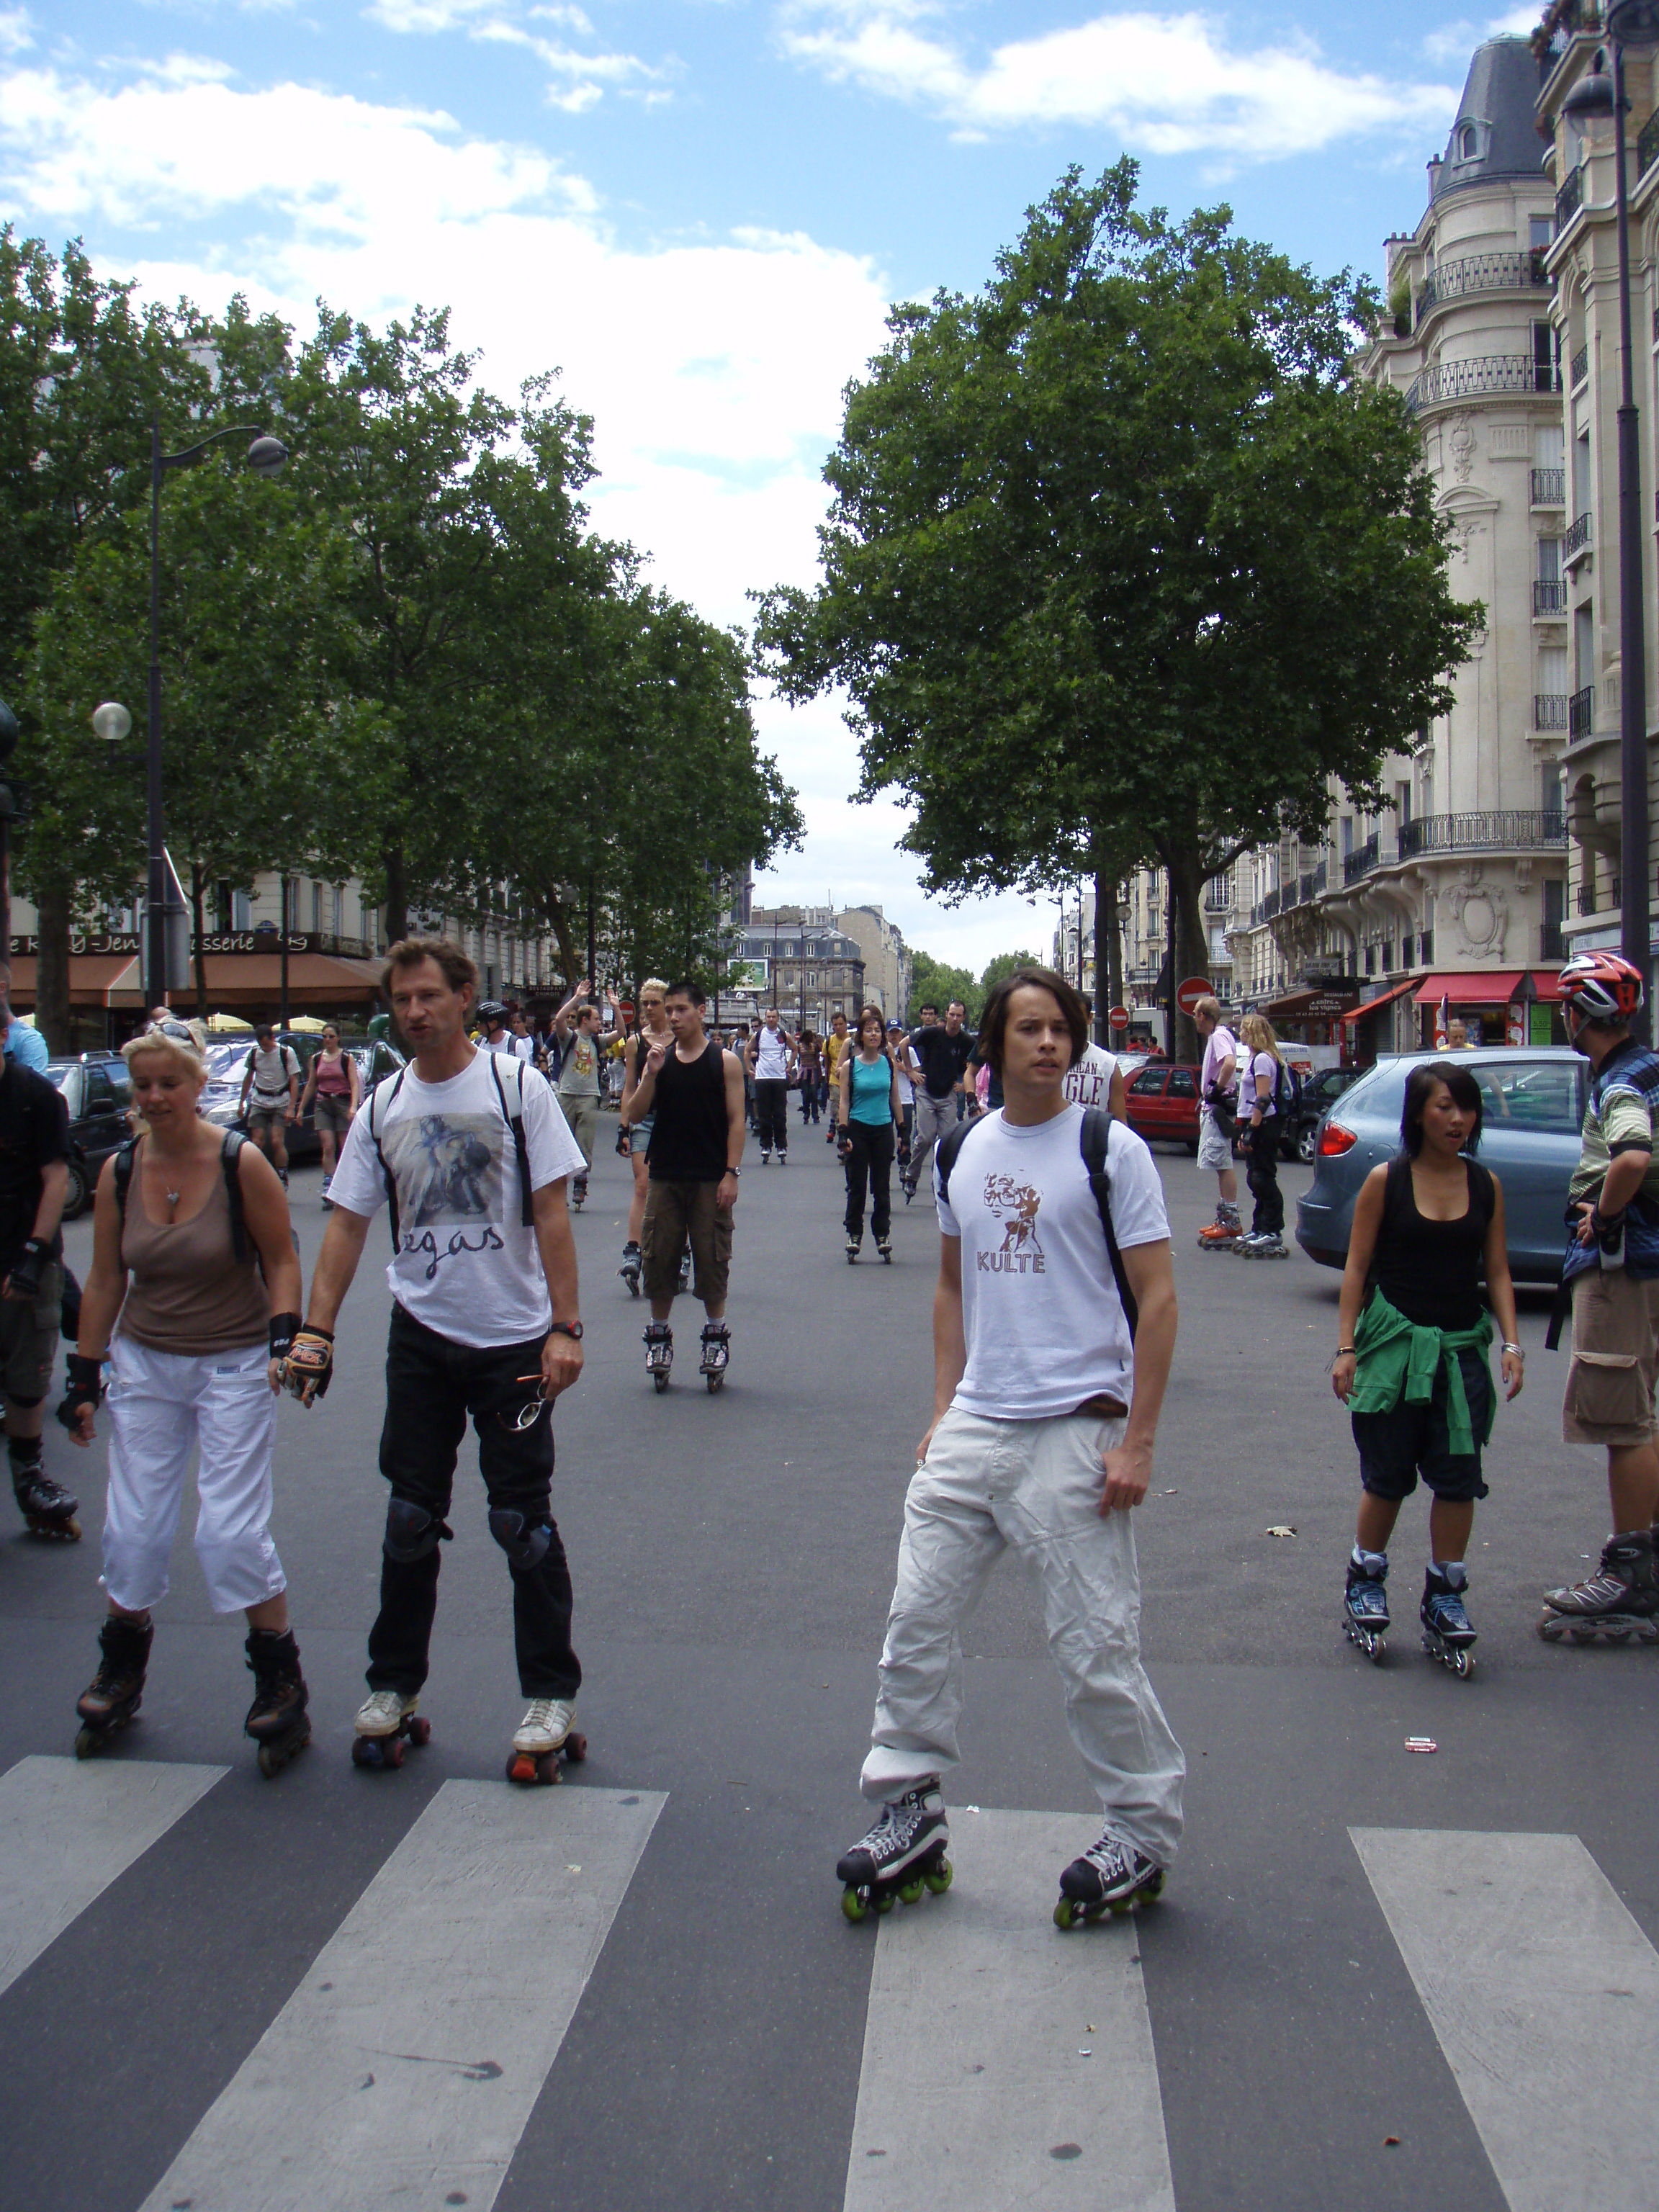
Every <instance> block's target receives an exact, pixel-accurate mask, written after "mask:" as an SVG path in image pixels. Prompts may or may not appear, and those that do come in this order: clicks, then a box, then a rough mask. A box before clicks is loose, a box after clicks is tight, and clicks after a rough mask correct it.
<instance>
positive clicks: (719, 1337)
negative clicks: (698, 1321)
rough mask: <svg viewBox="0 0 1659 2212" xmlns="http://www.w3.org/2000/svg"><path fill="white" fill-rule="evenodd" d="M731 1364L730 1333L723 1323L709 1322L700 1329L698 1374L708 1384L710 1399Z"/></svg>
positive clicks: (723, 1380) (722, 1381)
mask: <svg viewBox="0 0 1659 2212" xmlns="http://www.w3.org/2000/svg"><path fill="white" fill-rule="evenodd" d="M731 1364H732V1332H731V1330H730V1329H729V1328H727V1327H726V1323H725V1322H723V1321H709V1322H704V1323H703V1328H702V1367H701V1368H700V1369H699V1370H698V1372H699V1373H700V1374H702V1376H705V1377H706V1378H707V1380H708V1395H709V1396H710V1397H711V1398H712V1397H713V1396H714V1393H715V1391H716V1390H718V1389H720V1385H721V1383H724V1382H725V1380H726V1369H727V1368H728V1367H729V1366H730V1365H731Z"/></svg>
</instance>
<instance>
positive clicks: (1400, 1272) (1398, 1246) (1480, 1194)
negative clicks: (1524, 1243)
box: [1371, 1152, 1494, 1328]
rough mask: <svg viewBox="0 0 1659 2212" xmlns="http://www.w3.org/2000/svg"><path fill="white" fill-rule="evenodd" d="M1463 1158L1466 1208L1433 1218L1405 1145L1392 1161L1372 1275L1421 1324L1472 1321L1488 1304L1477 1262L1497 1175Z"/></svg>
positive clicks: (1441, 1325)
mask: <svg viewBox="0 0 1659 2212" xmlns="http://www.w3.org/2000/svg"><path fill="white" fill-rule="evenodd" d="M1463 1164H1464V1166H1465V1167H1466V1168H1467V1169H1468V1177H1469V1210H1468V1212H1467V1213H1464V1214H1462V1215H1460V1216H1459V1218H1457V1219H1456V1220H1455V1221H1430V1220H1428V1219H1427V1218H1425V1216H1424V1215H1422V1214H1421V1213H1419V1212H1418V1210H1417V1196H1416V1194H1415V1192H1414V1191H1413V1188H1412V1164H1411V1162H1410V1160H1409V1159H1408V1158H1407V1157H1406V1155H1405V1153H1403V1152H1401V1153H1400V1154H1398V1155H1397V1156H1396V1157H1395V1158H1394V1159H1392V1160H1390V1161H1389V1179H1388V1183H1387V1186H1386V1188H1385V1189H1384V1191H1383V1226H1382V1228H1381V1230H1380V1231H1378V1233H1377V1239H1376V1252H1375V1254H1374V1255H1372V1259H1371V1279H1372V1281H1373V1282H1374V1283H1375V1284H1376V1287H1377V1288H1378V1289H1379V1290H1380V1291H1382V1293H1383V1297H1385V1298H1387V1300H1388V1301H1389V1304H1390V1305H1391V1306H1394V1307H1395V1308H1396V1309H1397V1310H1398V1311H1399V1312H1401V1313H1402V1314H1404V1315H1405V1316H1406V1318H1407V1321H1410V1322H1416V1323H1417V1324H1418V1326H1419V1328H1474V1326H1475V1324H1476V1322H1478V1321H1479V1320H1480V1316H1481V1314H1482V1312H1483V1311H1484V1310H1485V1308H1484V1305H1483V1303H1482V1300H1481V1296H1480V1267H1481V1261H1482V1260H1483V1259H1484V1257H1485V1255H1486V1231H1487V1230H1488V1229H1489V1228H1490V1227H1491V1225H1492V1206H1493V1203H1494V1200H1493V1196H1492V1176H1491V1175H1490V1174H1489V1173H1488V1171H1487V1170H1486V1169H1485V1168H1483V1167H1482V1166H1481V1165H1480V1162H1479V1161H1478V1160H1466V1161H1465V1162H1464V1163H1463Z"/></svg>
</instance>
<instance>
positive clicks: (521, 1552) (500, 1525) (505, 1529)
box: [489, 1510, 553, 1574]
mask: <svg viewBox="0 0 1659 2212" xmlns="http://www.w3.org/2000/svg"><path fill="white" fill-rule="evenodd" d="M489 1533H490V1534H491V1535H492V1536H493V1537H494V1538H495V1541H496V1542H497V1543H498V1544H499V1545H500V1546H501V1549H502V1551H504V1552H505V1553H507V1565H508V1566H510V1567H511V1568H512V1569H513V1572H514V1573H515V1574H525V1573H527V1572H528V1571H529V1570H530V1569H531V1568H532V1567H538V1566H540V1565H541V1563H542V1561H543V1560H544V1559H545V1558H546V1557H547V1552H548V1547H549V1546H550V1544H551V1543H552V1541H553V1531H552V1529H551V1528H550V1527H549V1526H548V1525H547V1523H546V1522H543V1523H542V1524H541V1525H540V1526H539V1527H538V1528H531V1527H530V1526H529V1525H528V1524H527V1523H526V1520H525V1517H524V1516H523V1514H522V1513H512V1512H507V1511H506V1510H500V1511H492V1512H491V1514H490V1516H489Z"/></svg>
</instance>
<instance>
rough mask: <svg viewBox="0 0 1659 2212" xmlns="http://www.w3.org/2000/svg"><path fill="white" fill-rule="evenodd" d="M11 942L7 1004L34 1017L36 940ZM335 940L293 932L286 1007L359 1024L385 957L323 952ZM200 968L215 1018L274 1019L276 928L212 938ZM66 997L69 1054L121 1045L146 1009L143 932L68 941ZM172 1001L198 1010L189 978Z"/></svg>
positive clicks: (372, 1002) (278, 976) (375, 1003)
mask: <svg viewBox="0 0 1659 2212" xmlns="http://www.w3.org/2000/svg"><path fill="white" fill-rule="evenodd" d="M13 941H14V944H15V945H16V947H17V949H16V951H15V952H14V953H13V955H12V962H11V1003H12V1006H13V1007H14V1008H15V1011H16V1012H18V1013H20V1014H28V1013H33V1012H34V1010H35V995H36V986H37V980H38V975H39V961H38V957H37V953H38V941H37V940H36V939H34V938H33V937H24V938H18V939H14V940H13ZM336 941H337V940H334V939H325V938H313V937H308V936H305V935H301V933H298V932H295V933H293V934H292V935H290V936H289V940H288V948H287V966H288V1005H289V1013H290V1014H291V1015H292V1014H311V1015H315V1016H318V1017H319V1018H322V1019H324V1020H327V1021H337V1022H340V1023H342V1024H349V1026H350V1027H351V1028H352V1029H353V1030H362V1029H363V1028H364V1027H365V1026H366V1024H367V1023H368V1018H369V1017H370V1016H371V1015H372V1014H373V1013H374V1012H376V1011H377V1009H378V1008H379V1007H380V1004H381V1000H380V969H381V966H382V963H381V962H380V961H379V960H373V959H364V958H362V957H357V956H355V955H352V954H347V953H341V952H337V951H333V950H331V949H330V950H326V951H325V950H323V949H321V948H322V947H324V946H325V945H326V946H330V947H331V946H332V945H333V944H334V943H335V942H336ZM204 964H205V967H206V970H207V995H208V1012H210V1014H218V1013H227V1014H235V1015H237V1016H239V1017H240V1018H241V1019H242V1020H243V1021H247V1022H256V1021H262V1020H269V1021H276V1019H278V1018H279V1017H280V1015H281V1012H282V1005H283V950H282V940H281V939H279V938H278V937H277V936H276V932H275V931H274V930H272V931H269V932H266V931H248V932H246V933H238V934H237V935H234V936H229V935H228V936H222V937H215V938H211V939H209V940H208V951H207V953H206V957H205V963H204ZM193 973H194V971H193V969H192V977H193ZM69 996H70V1032H71V1034H70V1045H71V1048H72V1049H73V1050H75V1051H77V1052H90V1051H98V1050H104V1049H109V1048H113V1047H115V1046H118V1045H120V1044H121V1043H123V1042H125V1040H126V1039H127V1038H128V1037H130V1036H131V1035H132V1034H133V1031H134V1030H136V1029H137V1026H138V1024H139V1023H140V1021H141V1020H142V1019H143V1016H144V1013H145V1012H146V1011H147V1009H146V1006H145V1001H144V992H143V970H142V965H141V962H140V957H139V943H138V939H137V936H136V935H131V934H120V935H113V934H112V935H107V936H97V937H91V936H88V937H74V938H71V939H70V993H69ZM167 1002H168V1004H169V1005H170V1006H173V1007H175V1008H176V1009H177V1010H178V1011H179V1012H180V1013H181V1014H184V1015H185V1016H190V1015H192V1014H195V1013H196V1012H197V1011H198V1007H197V994H196V991H195V988H194V987H193V982H192V987H191V989H189V990H185V991H173V992H170V993H169V994H168V1001H167Z"/></svg>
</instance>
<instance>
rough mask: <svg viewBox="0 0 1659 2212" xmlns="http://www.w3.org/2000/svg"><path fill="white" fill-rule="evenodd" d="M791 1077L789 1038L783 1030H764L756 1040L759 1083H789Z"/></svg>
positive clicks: (756, 1063)
mask: <svg viewBox="0 0 1659 2212" xmlns="http://www.w3.org/2000/svg"><path fill="white" fill-rule="evenodd" d="M788 1079H789V1040H788V1039H787V1037H786V1036H785V1035H784V1034H783V1031H782V1030H765V1029H763V1030H761V1032H760V1034H759V1035H758V1036H757V1038H756V1040H755V1080H756V1082H757V1083H787V1081H788Z"/></svg>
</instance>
